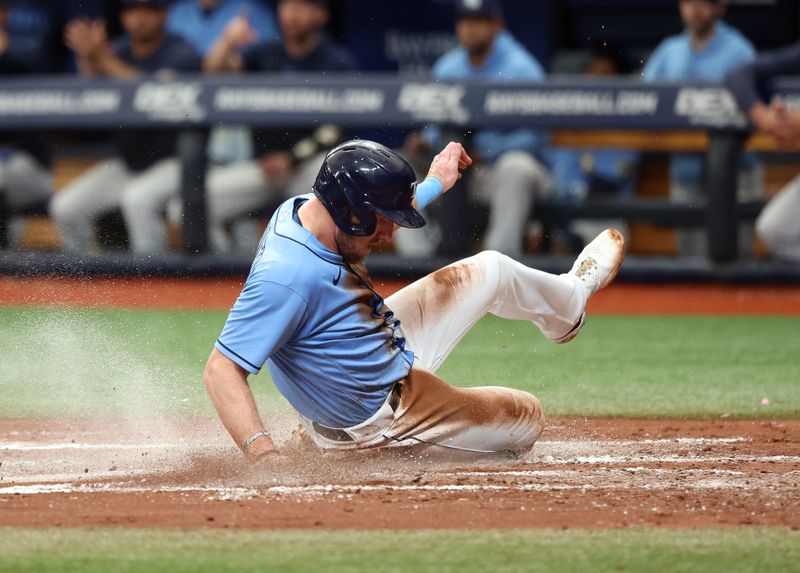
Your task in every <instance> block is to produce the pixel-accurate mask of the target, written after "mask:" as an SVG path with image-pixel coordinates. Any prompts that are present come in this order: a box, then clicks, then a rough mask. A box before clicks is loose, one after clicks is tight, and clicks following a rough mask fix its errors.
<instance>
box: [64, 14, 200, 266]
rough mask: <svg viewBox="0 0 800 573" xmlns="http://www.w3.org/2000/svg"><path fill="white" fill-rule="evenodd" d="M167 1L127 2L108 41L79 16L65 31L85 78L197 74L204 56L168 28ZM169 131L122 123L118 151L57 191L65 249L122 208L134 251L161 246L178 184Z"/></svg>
mask: <svg viewBox="0 0 800 573" xmlns="http://www.w3.org/2000/svg"><path fill="white" fill-rule="evenodd" d="M166 5H167V2H166V0H124V2H123V7H122V12H121V14H120V19H121V22H122V26H123V28H124V29H125V32H126V34H125V36H124V37H122V38H119V39H118V40H116V41H114V42H113V43H112V42H109V41H108V39H107V38H106V30H105V23H104V22H103V21H102V20H93V21H92V20H88V19H78V20H74V21H72V22H70V24H69V25H68V26H67V28H66V30H65V33H64V40H65V42H66V44H67V45H68V46H69V47H70V49H72V50H73V51H74V52H75V54H76V56H77V64H78V69H79V70H80V72H81V74H82V75H83V76H84V77H89V78H91V77H108V78H117V79H134V78H138V77H140V76H142V75H144V74H172V73H176V72H197V71H200V69H201V59H200V57H199V56H198V55H197V53H196V52H195V51H194V49H193V48H192V47H191V46H190V45H189V44H188V43H187V42H186V41H185V40H182V39H181V38H178V37H177V36H173V35H171V34H169V33H167V30H166V21H167V8H166ZM177 137H178V133H177V131H174V130H164V129H152V128H136V127H131V126H124V127H123V129H120V130H119V131H117V132H116V133H115V134H114V143H115V147H116V149H117V152H118V155H117V156H115V157H113V158H111V159H109V160H106V161H103V162H101V163H99V164H98V165H96V166H94V167H92V168H91V169H89V170H88V171H87V172H86V173H84V174H83V175H82V176H80V177H79V178H78V179H77V180H75V181H74V182H73V183H71V184H70V185H68V186H67V187H66V188H65V189H63V190H62V191H61V192H60V193H58V194H57V195H56V196H55V197H54V199H53V201H52V202H51V204H50V214H51V216H52V217H53V219H54V220H55V222H56V224H57V226H58V229H59V231H60V233H61V238H62V242H63V246H64V249H65V250H67V251H70V252H76V253H81V252H91V251H94V250H95V249H96V244H95V241H96V238H95V232H94V228H93V222H94V219H95V218H96V217H97V216H99V215H101V214H103V213H106V212H108V211H110V210H112V209H115V208H117V207H121V208H122V214H123V216H124V218H125V224H126V226H127V229H128V236H129V239H130V246H131V249H132V250H133V251H134V252H136V253H142V254H153V253H160V252H163V251H164V250H166V244H167V233H166V228H165V225H164V220H163V209H164V206H165V205H166V202H167V201H168V199H169V197H170V195H171V193H172V190H173V189H175V188H177V187H178V186H179V185H180V177H181V166H180V162H179V161H178V159H177V158H176V156H175V154H176V142H177Z"/></svg>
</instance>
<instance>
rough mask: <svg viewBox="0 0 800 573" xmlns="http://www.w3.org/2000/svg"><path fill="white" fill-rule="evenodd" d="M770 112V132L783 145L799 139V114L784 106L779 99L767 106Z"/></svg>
mask: <svg viewBox="0 0 800 573" xmlns="http://www.w3.org/2000/svg"><path fill="white" fill-rule="evenodd" d="M769 110H770V111H771V112H772V125H771V129H770V132H771V133H772V134H773V135H774V136H775V137H777V138H778V139H779V140H780V141H781V142H782V143H783V144H788V143H791V142H792V141H794V140H796V139H797V138H798V137H800V114H798V113H797V112H796V111H794V110H792V109H790V108H789V107H787V106H786V103H785V102H784V101H783V100H782V99H781V98H775V99H774V100H772V103H771V104H770V106H769Z"/></svg>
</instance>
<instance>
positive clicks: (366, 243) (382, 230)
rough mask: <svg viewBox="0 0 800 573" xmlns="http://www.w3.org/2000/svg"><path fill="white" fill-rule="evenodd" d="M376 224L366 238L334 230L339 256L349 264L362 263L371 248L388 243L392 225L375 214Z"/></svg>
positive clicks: (392, 232) (392, 229) (390, 238)
mask: <svg viewBox="0 0 800 573" xmlns="http://www.w3.org/2000/svg"><path fill="white" fill-rule="evenodd" d="M375 216H376V218H377V220H378V223H377V225H376V227H375V232H374V233H372V234H371V235H369V236H367V237H352V236H350V235H348V234H347V233H344V232H343V231H341V230H340V229H338V228H337V229H336V233H335V239H336V247H337V248H338V249H339V254H340V255H342V258H343V259H344V260H345V261H347V262H348V263H350V264H357V263H360V262H362V261H363V260H364V259H365V258H367V255H369V254H370V252H372V248H373V247H375V245H378V244H380V243H388V242H389V241H391V240H392V235H394V223H392V222H391V221H390V220H389V219H387V218H386V217H384V216H383V215H379V214H377V213H376V214H375Z"/></svg>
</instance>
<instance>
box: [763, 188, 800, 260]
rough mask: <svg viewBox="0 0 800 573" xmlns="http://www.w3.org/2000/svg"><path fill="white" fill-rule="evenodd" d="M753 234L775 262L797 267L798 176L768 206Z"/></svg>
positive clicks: (799, 226)
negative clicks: (788, 262) (774, 258)
mask: <svg viewBox="0 0 800 573" xmlns="http://www.w3.org/2000/svg"><path fill="white" fill-rule="evenodd" d="M756 232H757V233H758V235H759V237H761V240H762V241H764V243H765V244H766V245H767V247H768V248H769V250H770V252H771V253H772V254H773V255H774V256H775V257H776V258H779V259H785V260H788V261H792V262H795V263H800V176H798V177H795V178H794V179H792V181H791V182H790V183H789V184H788V185H786V187H784V188H783V189H781V191H780V192H779V193H778V194H777V195H775V197H773V198H772V200H770V202H769V203H767V206H766V207H764V210H763V211H762V212H761V215H760V216H759V217H758V220H757V221H756Z"/></svg>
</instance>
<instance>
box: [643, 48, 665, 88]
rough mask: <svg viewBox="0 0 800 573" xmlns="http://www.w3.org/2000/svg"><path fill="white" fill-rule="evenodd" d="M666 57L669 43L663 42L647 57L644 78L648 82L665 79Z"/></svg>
mask: <svg viewBox="0 0 800 573" xmlns="http://www.w3.org/2000/svg"><path fill="white" fill-rule="evenodd" d="M666 57H667V45H666V43H664V42H662V43H661V44H659V45H658V47H657V48H656V49H655V51H653V53H652V54H651V55H650V57H649V58H648V59H647V63H646V64H645V66H644V70H642V79H643V80H644V81H646V82H655V81H658V80H660V79H663V75H664V71H663V65H664V59H665V58H666Z"/></svg>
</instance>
